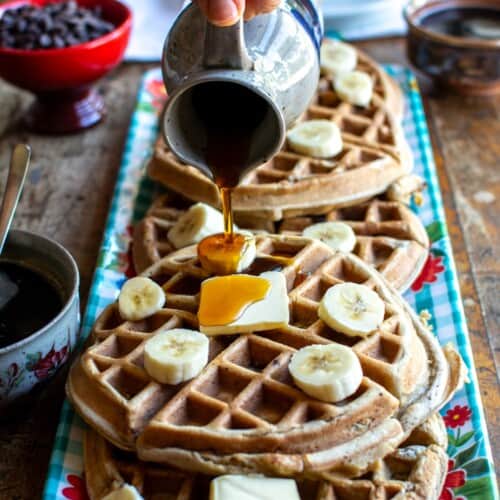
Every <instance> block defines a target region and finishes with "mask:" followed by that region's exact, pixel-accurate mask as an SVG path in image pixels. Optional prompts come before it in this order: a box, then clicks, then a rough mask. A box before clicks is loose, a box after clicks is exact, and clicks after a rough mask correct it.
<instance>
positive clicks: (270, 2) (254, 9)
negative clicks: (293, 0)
mask: <svg viewBox="0 0 500 500" xmlns="http://www.w3.org/2000/svg"><path fill="white" fill-rule="evenodd" d="M280 3H281V0H247V6H246V9H245V19H246V20H248V19H252V17H255V16H257V15H259V14H266V13H268V12H271V11H273V10H274V9H276V7H278V6H279V4H280Z"/></svg>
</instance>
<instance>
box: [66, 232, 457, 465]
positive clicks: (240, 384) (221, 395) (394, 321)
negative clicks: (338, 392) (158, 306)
mask: <svg viewBox="0 0 500 500" xmlns="http://www.w3.org/2000/svg"><path fill="white" fill-rule="evenodd" d="M257 252H258V256H259V258H260V259H266V258H267V259H269V258H271V259H272V257H273V255H280V256H283V255H287V256H288V257H289V259H290V261H289V262H290V264H289V265H287V266H286V267H285V268H283V269H282V271H281V272H282V273H283V274H284V276H285V279H286V282H287V287H288V294H289V300H290V310H291V320H290V324H289V326H288V327H286V328H281V329H277V330H272V331H267V332H262V333H260V334H249V335H244V336H227V337H226V336H221V337H212V338H210V356H209V363H208V365H207V366H206V367H205V369H204V370H203V371H202V372H201V374H200V375H199V376H198V377H196V378H195V379H193V380H191V381H190V382H187V383H185V384H183V385H180V386H175V387H173V386H165V385H161V384H159V383H157V382H155V381H154V380H152V379H151V377H150V376H149V375H148V373H147V372H146V371H145V370H144V367H143V350H144V343H145V342H146V340H147V339H148V338H150V337H151V336H152V335H153V334H154V333H155V332H158V331H163V330H168V329H171V328H176V327H187V328H197V326H198V323H197V318H196V315H195V313H196V311H197V308H198V293H199V289H200V285H201V282H202V281H203V280H204V279H205V278H207V277H208V275H207V273H206V272H205V271H204V270H203V269H202V268H201V267H200V265H199V262H198V260H197V256H196V248H195V247H189V248H187V249H184V250H181V251H179V252H176V253H174V254H172V255H170V256H168V257H166V258H164V259H162V260H161V261H159V262H157V263H156V264H155V265H153V266H152V267H151V268H149V269H148V270H147V271H146V272H145V273H144V275H146V276H149V277H151V278H152V279H154V280H155V281H157V282H158V283H159V284H161V285H162V287H163V289H164V290H165V293H166V298H167V308H166V309H163V310H161V311H160V312H158V313H157V314H155V315H154V316H152V317H150V318H147V319H145V320H143V321H139V322H125V321H123V320H122V319H121V318H120V316H119V313H118V309H117V306H116V304H113V305H111V306H109V307H108V308H107V309H106V310H105V311H104V312H103V314H102V315H101V316H100V318H99V319H98V321H97V323H96V325H95V327H94V329H93V341H94V343H93V345H91V346H90V347H89V348H88V349H87V350H86V351H85V352H84V353H83V354H82V355H81V357H80V358H79V359H78V360H77V361H76V362H75V364H74V365H73V367H72V370H71V373H70V376H69V378H68V382H67V392H68V395H69V397H70V399H71V401H72V402H73V404H74V405H75V408H76V409H77V411H78V412H79V413H80V414H81V415H82V417H83V418H84V419H85V420H86V421H87V422H89V424H90V425H91V426H93V427H94V428H96V429H97V430H99V431H100V432H101V433H102V434H103V435H104V436H105V437H107V438H108V439H109V440H110V441H112V442H113V443H114V444H115V445H117V446H118V447H120V448H123V449H129V450H137V451H138V453H139V455H140V457H141V458H143V459H146V460H152V461H155V462H164V463H170V464H176V465H181V466H182V467H184V468H191V469H193V470H199V471H202V472H205V471H206V472H209V473H215V474H220V473H223V472H227V471H231V472H236V471H244V472H248V471H260V472H262V471H265V472H268V473H275V474H283V475H296V474H307V473H312V472H316V471H320V470H328V469H330V470H331V469H335V470H337V471H343V472H346V471H349V473H350V474H355V473H359V471H360V470H363V469H364V468H366V467H367V466H368V465H369V464H370V463H372V462H374V461H376V460H377V459H378V458H380V457H382V456H385V455H387V454H388V453H390V452H391V451H392V450H393V449H395V447H396V446H397V445H398V444H399V443H400V442H402V441H403V440H404V439H405V437H407V436H408V435H409V434H410V433H411V431H412V430H413V429H414V428H415V427H417V426H418V425H420V424H421V423H422V422H423V421H424V420H426V419H427V418H428V417H429V416H430V414H432V413H433V412H435V411H436V410H437V409H438V408H439V407H440V406H441V405H442V404H443V403H444V402H445V401H447V400H448V398H449V397H450V395H451V393H452V392H453V391H454V390H455V388H456V386H457V385H458V384H459V383H460V378H461V377H460V376H452V375H453V374H452V373H451V372H452V371H453V370H451V369H450V364H449V362H448V360H447V357H446V356H445V354H444V353H443V351H442V350H441V348H440V347H439V345H438V344H437V341H436V339H435V338H434V336H433V335H432V334H431V333H430V332H429V331H428V330H426V329H425V327H424V326H423V325H422V323H421V322H420V320H419V318H418V317H417V316H416V315H415V314H412V313H411V310H410V308H409V306H408V305H406V303H404V302H403V301H402V299H400V298H399V296H398V294H397V293H396V292H395V290H394V289H393V288H392V287H390V286H389V285H388V284H387V283H386V282H385V280H384V279H383V278H382V277H381V276H380V275H379V274H378V273H377V272H376V271H375V270H373V269H372V268H371V267H370V266H369V265H367V264H365V263H363V262H362V261H361V260H360V259H358V258H357V257H356V256H354V255H351V254H341V253H335V252H333V251H332V250H331V249H330V248H329V247H327V246H326V245H324V244H322V243H321V242H319V241H312V240H308V239H305V238H297V237H291V236H285V235H280V236H271V235H259V236H258V237H257ZM349 281H350V282H356V283H364V284H366V285H367V286H369V287H371V288H373V289H374V290H375V291H376V293H377V294H378V295H379V297H380V298H381V299H382V300H383V301H384V302H385V306H386V315H385V319H384V321H383V323H382V325H381V326H380V328H379V329H378V330H377V331H376V332H375V333H374V334H372V335H371V336H370V337H368V338H366V339H359V338H352V337H345V336H344V335H342V334H340V333H338V332H336V331H333V330H331V329H330V328H328V327H327V326H326V325H325V324H324V323H323V322H322V321H321V320H319V319H318V315H317V307H318V303H319V301H320V299H321V298H322V296H323V294H324V292H325V291H326V290H327V289H328V288H329V287H330V286H332V285H334V284H337V283H341V282H349ZM331 341H336V342H339V343H343V344H346V345H349V346H351V347H352V348H353V350H354V351H355V353H356V354H357V356H358V357H359V359H360V362H361V365H362V367H363V372H364V378H363V381H362V383H361V386H360V388H359V390H358V391H357V392H356V393H355V394H354V395H353V396H352V397H350V398H348V399H347V400H345V401H343V402H341V403H337V404H328V403H322V402H320V401H318V400H316V399H314V398H311V397H308V396H307V395H306V394H304V393H303V392H301V391H300V390H298V389H297V388H296V387H295V386H294V384H293V382H292V380H291V377H290V375H289V372H288V362H289V359H290V357H291V355H292V354H293V353H294V352H295V350H296V349H299V348H301V347H304V346H306V345H310V344H326V343H329V342H331ZM451 357H452V358H453V356H451ZM454 359H455V360H456V358H454ZM452 368H454V366H453V365H452Z"/></svg>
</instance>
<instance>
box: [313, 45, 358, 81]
mask: <svg viewBox="0 0 500 500" xmlns="http://www.w3.org/2000/svg"><path fill="white" fill-rule="evenodd" d="M320 60H321V71H322V73H324V74H331V75H333V76H339V75H343V74H344V73H349V72H350V71H353V70H354V68H355V67H356V65H357V64H358V53H357V52H356V49H355V48H354V47H351V46H350V45H347V44H346V43H342V42H332V43H324V44H323V45H322V46H321V53H320Z"/></svg>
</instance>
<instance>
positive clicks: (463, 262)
mask: <svg viewBox="0 0 500 500" xmlns="http://www.w3.org/2000/svg"><path fill="white" fill-rule="evenodd" d="M360 45H361V46H362V47H363V48H364V49H366V50H367V51H369V52H370V53H371V54H372V55H373V56H374V57H376V58H377V59H378V60H379V61H381V62H398V63H404V60H405V59H404V45H403V42H402V40H397V39H396V40H382V41H373V42H365V43H362V44H360ZM149 67H150V66H148V65H144V64H126V65H122V66H121V67H120V68H119V69H118V70H117V71H115V72H114V73H113V74H112V75H111V76H110V77H109V78H107V79H105V80H104V81H102V82H101V84H100V88H101V91H102V93H103V94H104V96H105V100H106V102H107V105H108V109H109V116H108V118H107V120H106V122H105V123H103V124H101V125H99V126H98V127H96V128H94V129H92V130H89V131H87V132H85V133H82V134H79V135H75V136H67V137H41V136H36V135H31V134H29V133H27V132H26V131H24V130H23V129H22V126H21V124H20V121H19V117H20V115H21V114H22V110H23V109H24V108H25V107H26V105H27V104H29V100H30V97H29V96H27V95H24V94H21V93H18V92H17V91H12V90H11V89H7V88H6V87H5V86H4V85H3V84H1V85H0V130H3V128H4V125H5V123H7V124H8V128H7V130H4V131H3V134H2V136H1V137H0V141H1V142H0V165H1V168H2V179H4V176H5V173H6V172H5V170H6V166H7V165H8V156H9V152H10V149H11V147H12V146H13V145H14V144H15V143H17V142H28V143H30V144H31V146H32V147H33V161H32V168H31V172H30V174H29V178H28V181H27V185H26V188H25V192H24V196H23V200H22V202H21V205H20V208H19V211H18V214H17V217H16V221H15V226H17V227H20V228H26V229H30V230H33V231H36V232H40V233H42V234H46V235H48V236H50V237H52V238H55V239H57V240H58V241H60V242H61V243H62V244H63V245H65V246H66V247H67V248H68V249H69V250H70V251H71V252H72V253H73V255H74V256H75V258H76V260H77V261H78V265H79V267H80V272H81V279H82V284H81V296H82V306H85V302H86V297H87V294H88V291H89V285H90V281H91V278H92V273H93V269H94V266H95V262H96V257H97V252H98V248H99V245H100V241H101V236H102V232H103V227H104V223H105V219H106V215H107V211H108V206H109V202H110V199H111V194H112V191H113V187H114V182H115V177H116V173H117V170H118V166H119V164H120V159H121V154H122V149H123V145H124V140H125V136H126V132H127V127H128V122H129V118H130V115H131V112H132V109H133V106H134V102H135V96H136V92H137V88H138V85H139V80H140V78H141V75H142V73H143V72H144V71H145V70H146V69H148V68H149ZM425 104H426V109H427V117H428V121H429V126H430V128H431V132H432V136H433V142H434V147H435V153H436V160H437V163H438V170H439V175H440V181H441V186H442V189H443V195H444V200H445V205H446V215H447V218H448V224H449V228H450V232H451V236H452V241H453V250H454V253H455V259H456V263H457V266H458V271H459V275H460V284H461V288H462V295H463V298H464V304H465V311H466V314H467V319H468V322H469V329H470V335H471V340H472V345H473V349H474V358H475V362H476V366H477V371H478V376H479V382H480V386H481V393H482V397H483V402H484V406H485V410H486V418H487V421H488V428H489V433H490V437H491V440H492V443H493V447H494V453H495V452H496V453H497V454H498V453H499V452H500V425H499V424H500V412H498V408H499V407H500V393H499V382H498V376H499V371H498V370H499V362H500V357H499V348H500V336H499V335H498V333H499V328H498V325H499V324H500V306H499V303H498V302H499V301H498V298H499V296H500V295H499V288H500V250H499V249H500V231H499V230H498V219H497V217H500V210H499V208H500V174H499V171H498V168H497V163H498V162H499V160H500V143H499V142H498V138H499V137H500V121H499V116H500V97H499V98H496V99H490V100H486V99H474V98H463V97H457V96H450V95H445V96H434V95H427V96H426V98H425ZM2 115H6V116H2ZM64 376H65V373H62V374H61V375H59V376H58V377H57V380H56V381H55V382H54V383H52V384H50V386H49V387H48V388H47V389H46V390H45V391H44V392H43V393H42V394H41V396H40V397H39V399H38V401H37V402H36V404H35V406H34V407H31V408H30V409H29V411H26V412H25V413H24V414H23V415H22V416H20V417H17V418H16V420H15V421H10V422H8V423H3V424H0V450H1V452H0V499H30V500H32V499H35V498H39V496H40V494H41V491H42V487H43V484H44V479H45V474H46V469H47V463H48V460H49V456H50V452H51V449H52V443H53V440H54V433H55V430H56V426H57V421H58V415H59V410H60V405H61V402H62V398H63V383H64ZM497 467H498V463H497ZM497 470H498V469H497Z"/></svg>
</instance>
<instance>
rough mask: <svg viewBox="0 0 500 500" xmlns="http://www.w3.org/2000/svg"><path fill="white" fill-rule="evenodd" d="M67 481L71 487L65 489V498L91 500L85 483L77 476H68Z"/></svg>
mask: <svg viewBox="0 0 500 500" xmlns="http://www.w3.org/2000/svg"><path fill="white" fill-rule="evenodd" d="M66 481H67V482H68V483H69V484H70V485H71V486H67V487H66V488H63V490H62V494H63V497H64V498H68V499H69V500H89V496H88V494H87V487H86V486H85V481H84V480H83V479H82V478H81V477H80V476H76V475H75V474H68V475H67V476H66Z"/></svg>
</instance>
